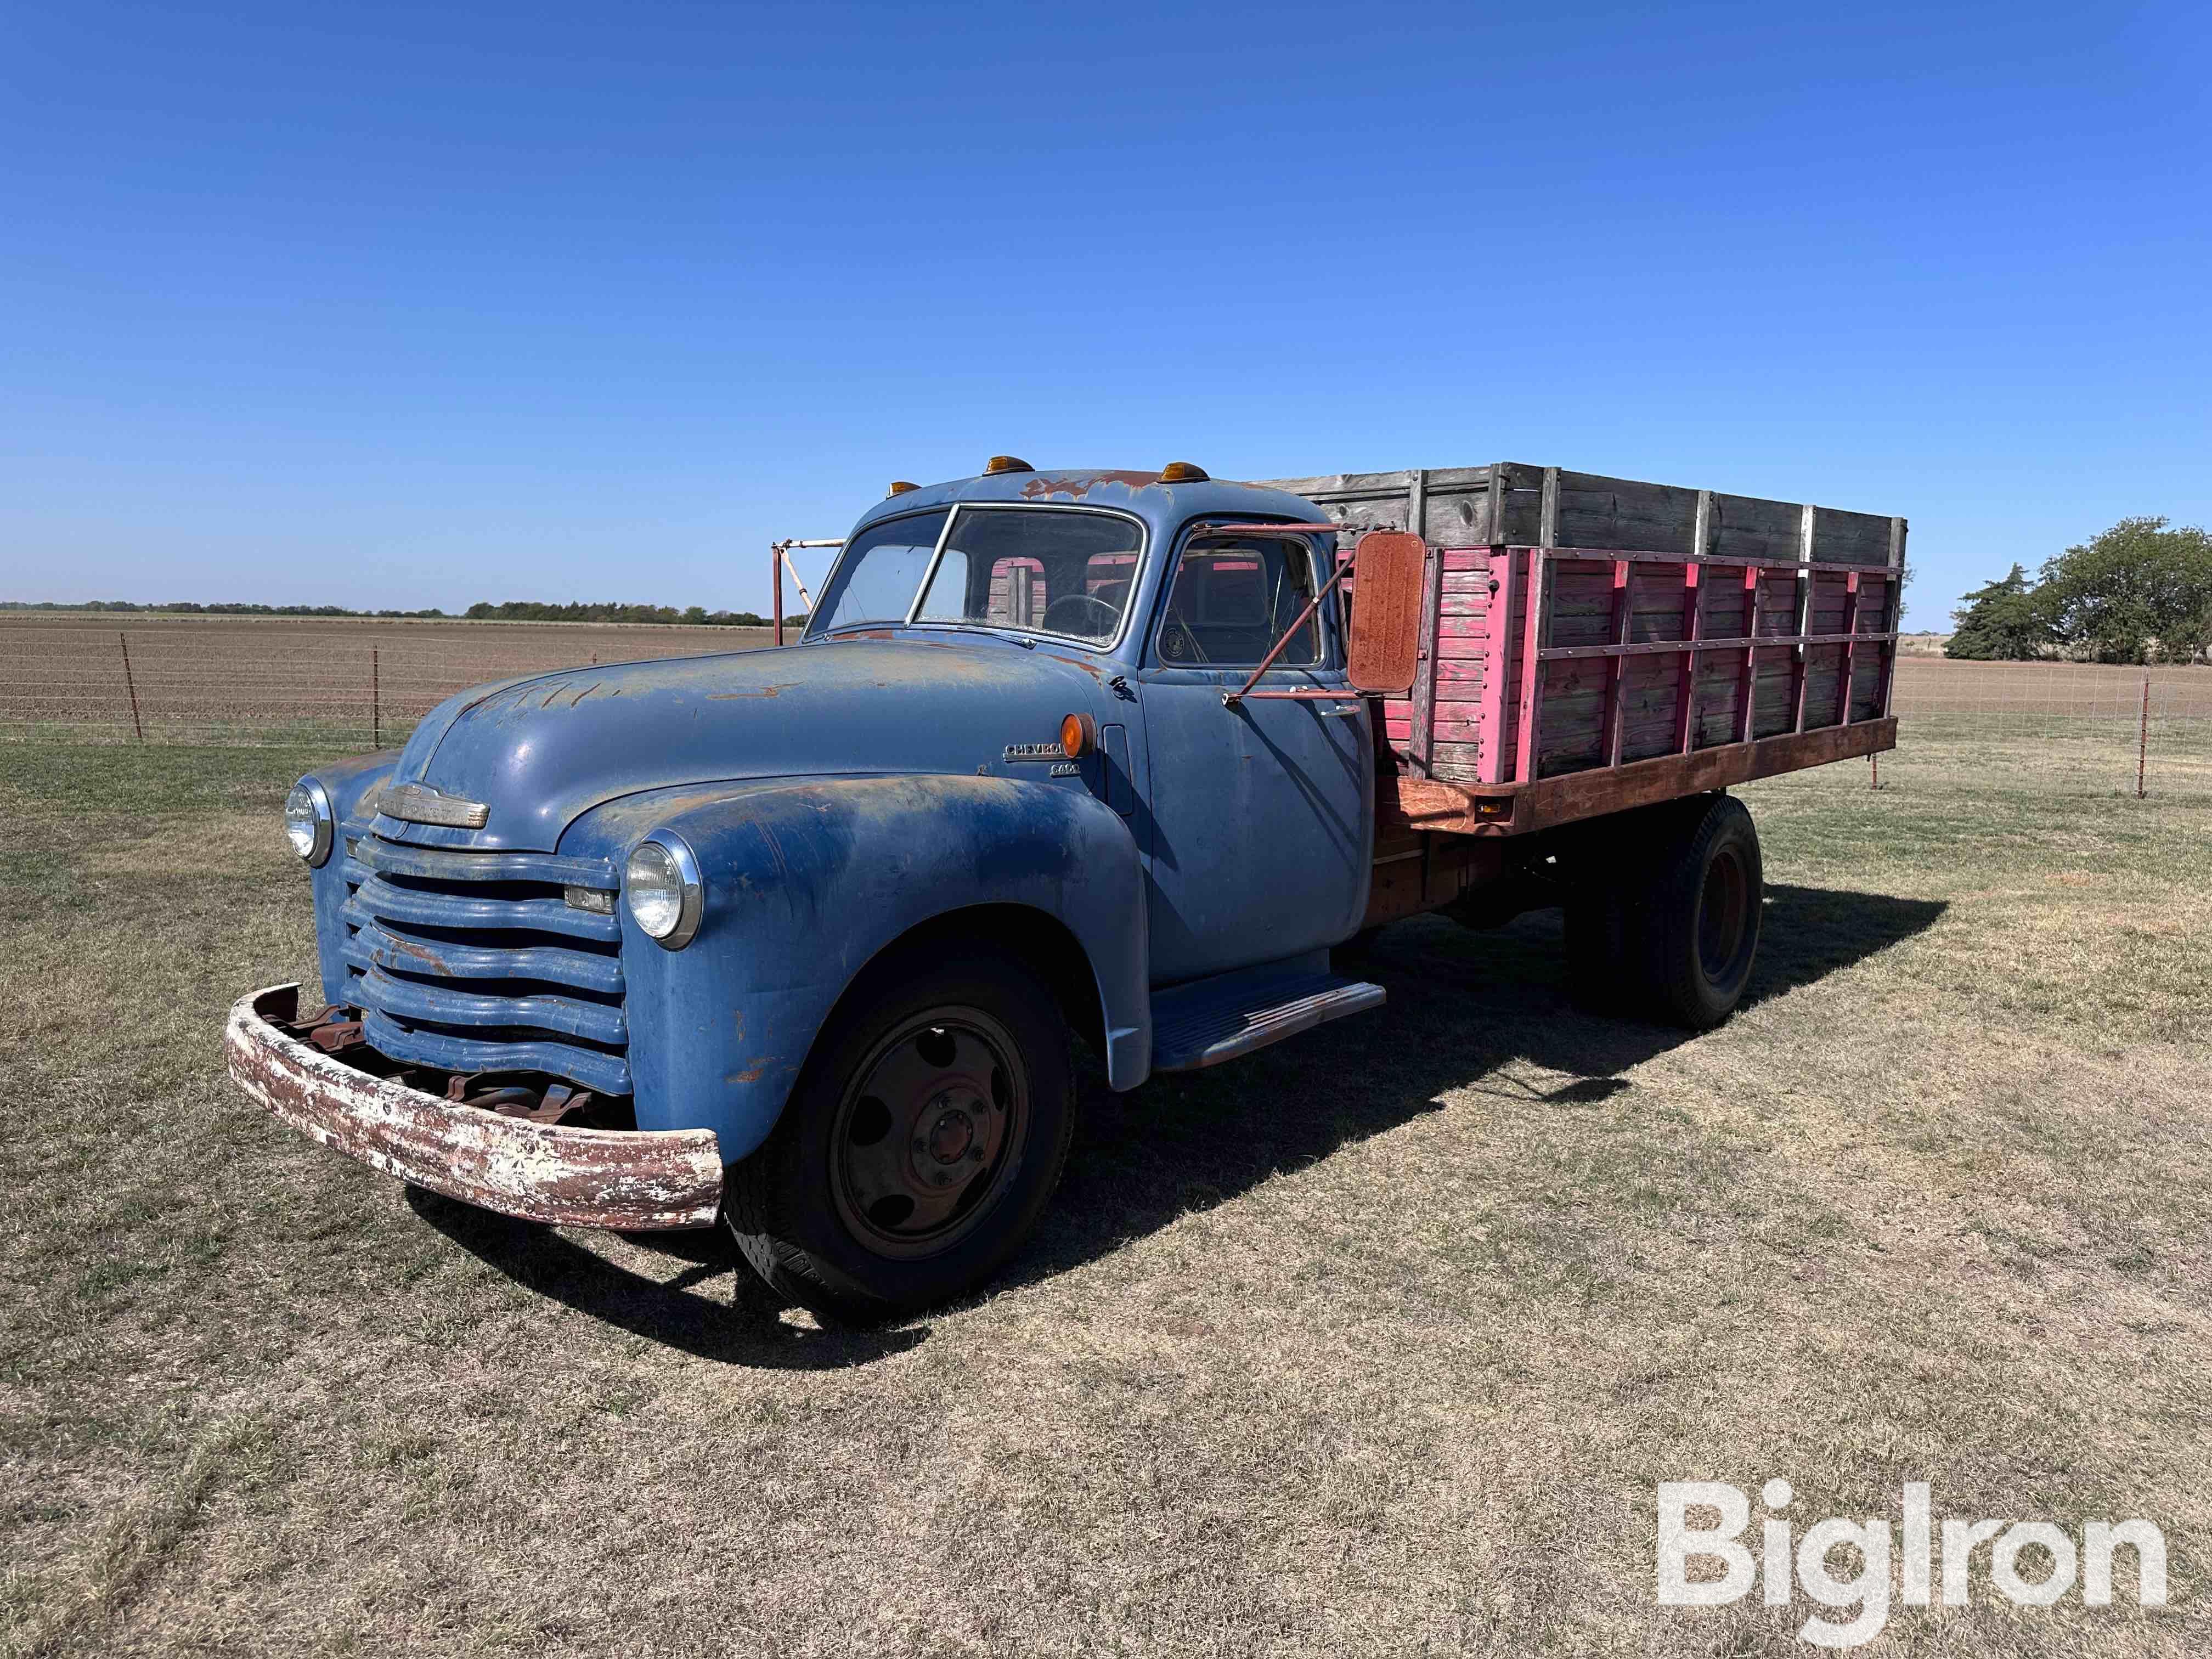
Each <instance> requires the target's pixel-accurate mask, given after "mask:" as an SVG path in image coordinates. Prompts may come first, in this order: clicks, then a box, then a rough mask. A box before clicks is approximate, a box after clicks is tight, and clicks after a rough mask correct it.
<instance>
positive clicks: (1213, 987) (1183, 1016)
mask: <svg viewBox="0 0 2212 1659" xmlns="http://www.w3.org/2000/svg"><path fill="white" fill-rule="evenodd" d="M1383 996H1384V992H1383V987H1381V986H1379V985H1370V984H1368V983H1367V982H1366V981H1364V980H1357V979H1346V978H1343V977H1342V976H1340V975H1336V974H1332V973H1329V972H1328V970H1327V969H1317V968H1314V967H1310V966H1307V965H1306V964H1305V963H1288V964H1286V963H1273V964H1271V965H1269V966H1267V967H1264V968H1245V969H1239V970H1237V972H1235V973H1233V974H1217V975H1214V976H1213V977H1212V979H1201V980H1194V981H1191V982H1190V983H1189V984H1188V985H1176V986H1172V987H1169V988H1168V989H1167V990H1164V991H1155V992H1154V993H1153V994H1152V1069H1153V1070H1154V1071H1156V1072H1195V1071H1198V1070H1199V1069H1200V1068H1201V1067H1203V1066H1218V1065H1220V1064H1221V1062H1222V1061H1223V1060H1235V1059H1237V1057H1238V1056H1240V1055H1243V1054H1250V1053H1251V1052H1252V1051H1253V1050H1255V1048H1266V1047H1267V1045H1268V1044H1269V1043H1271V1042H1281V1041H1282V1040H1283V1039H1284V1038H1285V1037H1287V1036H1297V1034H1298V1033H1299V1032H1300V1031H1306V1030H1312V1029H1313V1028H1314V1027H1315V1026H1316V1025H1322V1024H1327V1023H1328V1021H1330V1020H1332V1019H1341V1018H1344V1016H1345V1015H1346V1014H1357V1013H1361V1012H1364V1011H1366V1010H1367V1009H1370V1008H1379V1007H1381V1006H1383Z"/></svg>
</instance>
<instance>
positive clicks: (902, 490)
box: [884, 478, 921, 496]
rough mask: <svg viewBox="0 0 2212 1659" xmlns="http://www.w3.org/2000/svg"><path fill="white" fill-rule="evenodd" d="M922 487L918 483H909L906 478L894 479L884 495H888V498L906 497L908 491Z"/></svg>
mask: <svg viewBox="0 0 2212 1659" xmlns="http://www.w3.org/2000/svg"><path fill="white" fill-rule="evenodd" d="M911 489H921V485H920V484H918V483H908V482H907V481H906V480H905V479H904V478H893V479H892V480H891V487H890V489H886V490H885V491H884V495H887V496H888V495H905V494H906V493H907V492H908V490H911Z"/></svg>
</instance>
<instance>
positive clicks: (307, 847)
mask: <svg viewBox="0 0 2212 1659" xmlns="http://www.w3.org/2000/svg"><path fill="white" fill-rule="evenodd" d="M336 829H337V814H336V813H334V812H332V811H331V798H330V795H329V793H328V792H327V791H325V789H324V787H323V786H322V785H321V784H319V783H317V782H316V781H314V780H313V778H302V779H301V780H300V781H299V782H297V783H295V784H294V785H293V786H292V793H290V794H289V795H287V796H285V797H284V836H285V839H286V840H288V841H289V842H291V843H292V850H293V851H294V852H295V853H297V854H299V855H300V856H301V858H303V859H305V860H307V867H308V868H309V869H310V870H319V869H321V868H322V867H323V866H324V865H325V864H327V863H329V862H330V858H331V835H332V834H333V833H334V831H335V830H336Z"/></svg>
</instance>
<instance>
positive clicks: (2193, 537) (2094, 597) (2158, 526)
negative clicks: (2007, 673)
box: [2035, 518, 2212, 663]
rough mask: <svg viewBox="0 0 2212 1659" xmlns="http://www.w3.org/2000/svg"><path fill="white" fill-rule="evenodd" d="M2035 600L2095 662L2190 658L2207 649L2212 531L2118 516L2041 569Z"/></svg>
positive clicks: (2057, 631) (2211, 625)
mask: <svg viewBox="0 0 2212 1659" xmlns="http://www.w3.org/2000/svg"><path fill="white" fill-rule="evenodd" d="M2035 599H2036V603H2037V605H2039V608H2040V609H2041V610H2042V611H2043V613H2044V615H2045V617H2048V618H2049V620H2050V623H2051V630H2052V632H2053V634H2054V635H2055V636H2056V637H2057V639H2058V641H2060V642H2061V643H2062V644H2064V645H2067V646H2069V647H2073V648H2074V649H2075V650H2077V651H2081V652H2085V653H2087V654H2088V655H2089V656H2090V657H2092V658H2093V659H2095V660H2096V661H2098V662H2122V663H2141V662H2150V661H2153V660H2154V659H2157V660H2163V661H2166V662H2187V661H2189V660H2191V659H2192V658H2194V657H2196V656H2197V655H2199V654H2201V653H2203V651H2204V650H2205V649H2206V647H2208V646H2212V536H2207V535H2206V534H2205V533H2204V532H2203V531H2202V530H2199V529H2197V528H2195V527H2193V526H2182V527H2180V528H2179V529H2171V530H2170V529H2168V528H2167V527H2166V520H2164V519H2162V518H2160V519H2151V518H2142V519H2123V520H2120V521H2119V523H2118V524H2116V525H2114V526H2112V528H2111V529H2110V530H2107V531H2106V532H2104V533H2103V534H2102V535H2100V536H2098V537H2096V538H2093V540H2090V541H2087V542H2085V543H2083V544H2081V546H2079V547H2069V548H2068V549H2067V550H2065V551H2064V552H2063V553H2062V554H2060V555H2059V556H2057V558H2055V559H2052V560H2051V562H2049V563H2047V564H2045V566H2044V567H2043V580H2042V583H2041V584H2040V585H2039V586H2038V587H2037V588H2036V590H2035Z"/></svg>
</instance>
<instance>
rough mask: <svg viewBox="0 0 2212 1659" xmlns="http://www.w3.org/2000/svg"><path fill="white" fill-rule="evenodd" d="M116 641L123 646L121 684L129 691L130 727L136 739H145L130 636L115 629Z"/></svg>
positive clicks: (140, 740)
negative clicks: (139, 710)
mask: <svg viewBox="0 0 2212 1659" xmlns="http://www.w3.org/2000/svg"><path fill="white" fill-rule="evenodd" d="M115 638H116V641H117V643H118V644H119V645H121V646H122V647H123V685H124V689H125V690H127V691H129V692H130V693H131V730H132V731H133V732H137V734H138V741H139V742H141V743H143V742H145V741H146V728H145V726H144V725H143V724H142V723H141V722H140V720H139V719H138V682H137V680H136V679H134V678H131V636H130V635H128V634H125V632H124V631H123V630H122V629H119V628H118V629H116V630H115Z"/></svg>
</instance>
